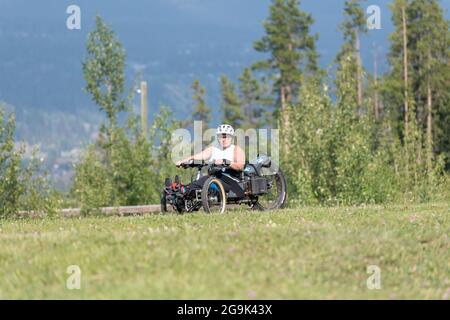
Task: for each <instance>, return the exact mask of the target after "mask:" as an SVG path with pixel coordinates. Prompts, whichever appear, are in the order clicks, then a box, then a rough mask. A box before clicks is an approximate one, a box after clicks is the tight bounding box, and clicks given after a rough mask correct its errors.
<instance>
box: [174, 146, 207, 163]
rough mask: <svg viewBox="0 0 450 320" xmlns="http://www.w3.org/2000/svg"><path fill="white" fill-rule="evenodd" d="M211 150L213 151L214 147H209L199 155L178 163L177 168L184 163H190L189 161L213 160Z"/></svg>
mask: <svg viewBox="0 0 450 320" xmlns="http://www.w3.org/2000/svg"><path fill="white" fill-rule="evenodd" d="M211 150H212V147H207V148H206V149H205V150H203V151H202V152H199V153H197V154H194V155H193V156H190V157H187V158H186V159H183V160H181V161H178V162H177V166H179V165H181V164H182V163H185V162H188V161H189V160H194V161H199V160H208V159H209V158H211Z"/></svg>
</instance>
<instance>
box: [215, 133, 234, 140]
mask: <svg viewBox="0 0 450 320" xmlns="http://www.w3.org/2000/svg"><path fill="white" fill-rule="evenodd" d="M217 138H222V139H226V138H231V135H229V134H226V133H223V134H219V135H217Z"/></svg>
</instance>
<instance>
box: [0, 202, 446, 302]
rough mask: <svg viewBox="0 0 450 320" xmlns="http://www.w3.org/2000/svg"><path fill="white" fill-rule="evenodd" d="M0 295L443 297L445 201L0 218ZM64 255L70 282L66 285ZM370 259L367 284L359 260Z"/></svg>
mask: <svg viewBox="0 0 450 320" xmlns="http://www.w3.org/2000/svg"><path fill="white" fill-rule="evenodd" d="M0 229H1V230H0V298H2V299H13V298H19V299H25V298H27V299H41V298H45V299H47V298H56V299H79V298H100V299H105V298H113V299H116V298H117V299H119V298H120V299H122V298H125V299H135V298H137V299H140V298H145V299H178V298H182V299H216V298H224V299H225V298H226V299H249V298H250V299H265V298H270V299H303V298H306V299H316V298H320V299H335V298H340V299H348V298H357V299H379V298H382V299H405V298H412V299H416V298H420V299H431V298H437V299H443V298H444V299H445V298H448V297H449V296H450V239H449V237H450V232H449V231H450V209H449V205H448V204H444V203H435V204H426V205H419V206H411V207H408V208H406V207H401V206H398V207H386V208H385V207H381V206H369V207H355V208H347V207H341V208H302V209H286V210H283V211H278V212H251V211H243V212H232V213H228V214H224V215H206V214H204V213H196V214H188V215H184V216H179V215H174V214H170V215H165V216H163V215H153V216H152V215H148V216H135V217H92V218H45V219H37V218H36V219H22V220H3V221H1V220H0ZM69 265H78V266H79V267H80V268H81V272H82V274H81V289H80V290H69V289H67V288H66V279H67V277H68V276H69V275H68V274H67V273H66V270H67V267H68V266H69ZM369 265H377V266H379V267H380V269H381V289H379V290H369V289H368V288H367V285H366V280H367V278H368V277H369V276H370V274H368V273H367V266H369Z"/></svg>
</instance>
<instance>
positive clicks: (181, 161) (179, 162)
mask: <svg viewBox="0 0 450 320" xmlns="http://www.w3.org/2000/svg"><path fill="white" fill-rule="evenodd" d="M182 164H183V160H180V161H177V162H175V166H177V167H181V165H182Z"/></svg>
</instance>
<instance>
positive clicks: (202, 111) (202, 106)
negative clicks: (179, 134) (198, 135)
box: [192, 80, 211, 132]
mask: <svg viewBox="0 0 450 320" xmlns="http://www.w3.org/2000/svg"><path fill="white" fill-rule="evenodd" d="M192 90H193V91H194V94H193V96H192V98H193V99H194V101H195V106H194V112H193V114H192V120H193V121H202V128H203V132H205V130H206V129H208V125H209V123H210V121H211V109H210V108H209V107H208V106H207V105H206V100H205V94H206V89H205V87H203V86H201V85H200V81H199V80H194V82H193V83H192Z"/></svg>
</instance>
